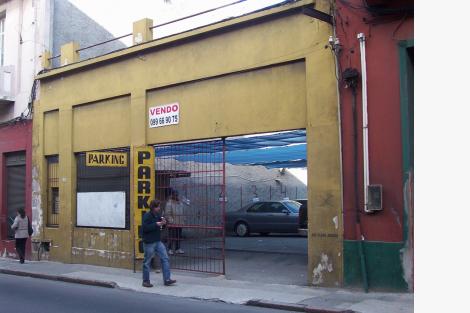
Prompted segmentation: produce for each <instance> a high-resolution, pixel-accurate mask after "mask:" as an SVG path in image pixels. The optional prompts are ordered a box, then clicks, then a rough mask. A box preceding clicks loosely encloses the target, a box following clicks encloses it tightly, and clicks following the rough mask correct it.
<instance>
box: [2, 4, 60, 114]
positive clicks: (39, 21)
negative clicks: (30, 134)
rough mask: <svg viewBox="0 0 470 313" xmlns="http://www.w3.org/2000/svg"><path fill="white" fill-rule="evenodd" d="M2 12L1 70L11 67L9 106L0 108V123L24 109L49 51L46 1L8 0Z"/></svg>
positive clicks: (49, 31) (49, 40) (48, 19)
mask: <svg viewBox="0 0 470 313" xmlns="http://www.w3.org/2000/svg"><path fill="white" fill-rule="evenodd" d="M0 12H5V15H6V19H5V60H4V66H8V65H13V66H14V77H15V78H14V79H15V83H14V85H13V86H14V95H15V96H14V99H15V103H14V104H13V105H7V104H0V122H4V121H6V120H9V119H12V118H15V117H18V116H20V115H21V113H22V112H24V111H25V110H26V108H27V106H28V101H29V96H30V93H31V87H32V84H33V80H34V76H35V75H36V74H37V73H38V72H39V71H40V70H41V55H42V53H43V51H44V50H46V49H47V50H51V47H50V46H51V10H50V0H11V1H7V2H6V3H4V4H2V5H0Z"/></svg>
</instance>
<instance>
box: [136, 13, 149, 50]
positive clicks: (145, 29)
mask: <svg viewBox="0 0 470 313" xmlns="http://www.w3.org/2000/svg"><path fill="white" fill-rule="evenodd" d="M152 26H153V20H152V19H149V18H144V19H141V20H139V21H136V22H134V24H133V30H132V44H133V45H138V44H141V43H144V42H147V41H151V40H153V29H150V27H152Z"/></svg>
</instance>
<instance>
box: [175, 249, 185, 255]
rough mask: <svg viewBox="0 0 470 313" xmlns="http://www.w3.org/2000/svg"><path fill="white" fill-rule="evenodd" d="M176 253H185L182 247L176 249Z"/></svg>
mask: <svg viewBox="0 0 470 313" xmlns="http://www.w3.org/2000/svg"><path fill="white" fill-rule="evenodd" d="M176 254H184V251H183V250H181V249H178V250H176Z"/></svg>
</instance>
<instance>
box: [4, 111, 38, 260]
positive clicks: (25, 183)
mask: <svg viewBox="0 0 470 313" xmlns="http://www.w3.org/2000/svg"><path fill="white" fill-rule="evenodd" d="M31 134H32V123H31V120H22V121H18V122H14V123H11V124H8V125H0V199H1V202H0V255H1V256H11V257H12V256H16V251H15V240H14V234H13V233H12V232H11V229H10V227H9V226H10V225H11V224H12V223H13V220H12V219H14V218H15V216H16V210H17V209H18V208H20V207H23V208H25V210H26V215H27V216H28V217H30V218H31V216H32V214H31V213H32V212H31V181H32V179H31V142H32V138H31ZM30 254H31V241H30V240H28V242H27V247H26V256H27V258H29V257H30Z"/></svg>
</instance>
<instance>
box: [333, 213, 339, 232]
mask: <svg viewBox="0 0 470 313" xmlns="http://www.w3.org/2000/svg"><path fill="white" fill-rule="evenodd" d="M333 223H334V224H335V229H338V216H335V217H333Z"/></svg>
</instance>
